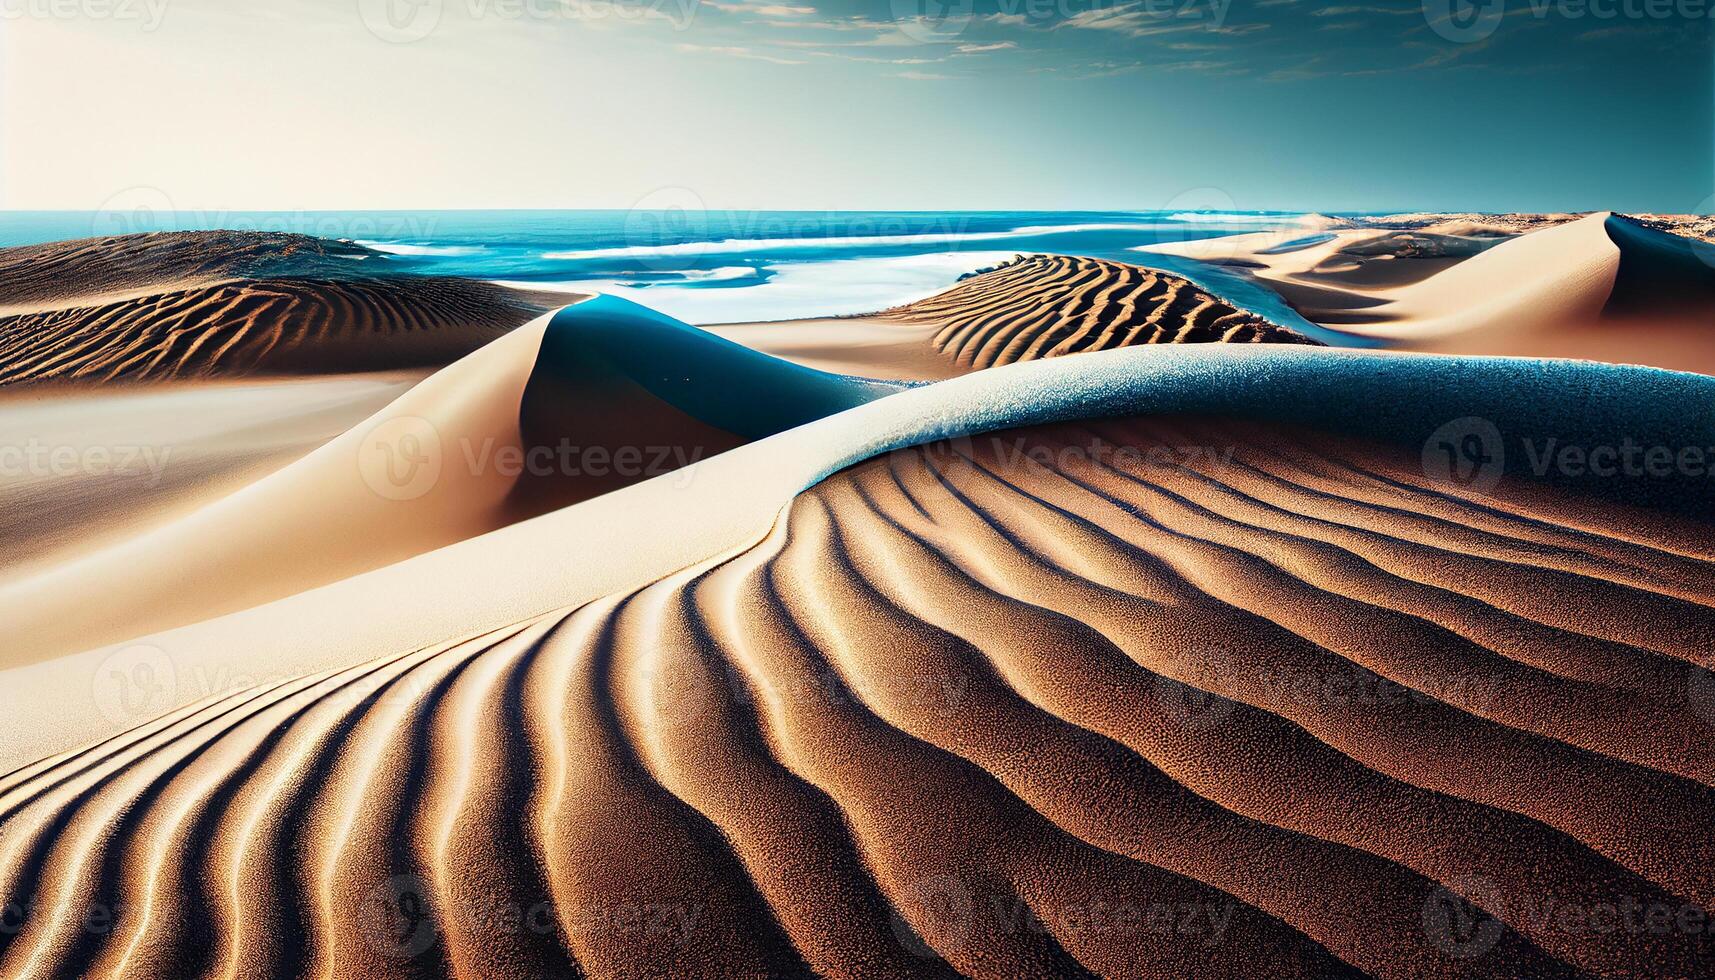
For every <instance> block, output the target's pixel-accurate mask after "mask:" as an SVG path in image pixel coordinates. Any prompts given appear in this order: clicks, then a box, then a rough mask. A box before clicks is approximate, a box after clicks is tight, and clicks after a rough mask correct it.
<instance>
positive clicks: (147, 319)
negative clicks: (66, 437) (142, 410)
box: [0, 232, 566, 385]
mask: <svg viewBox="0 0 1715 980" xmlns="http://www.w3.org/2000/svg"><path fill="white" fill-rule="evenodd" d="M386 261H387V257H386V256H385V255H384V254H382V253H379V252H373V251H371V250H369V249H366V248H363V247H362V246H358V245H352V244H350V243H345V242H330V241H324V240H322V239H316V238H308V237H305V236H301V235H284V234H266V233H243V232H195V233H192V232H183V233H165V234H158V235H129V236H123V237H119V238H104V239H87V240H83V241H76V242H55V243H52V244H48V245H31V246H23V247H18V248H7V249H0V385H20V384H43V383H62V384H63V383H86V384H89V383H99V382H114V381H127V382H136V381H162V380H185V379H207V378H233V377H243V376H255V375H276V376H278V375H294V376H297V375H304V374H329V373H335V374H338V373H348V372H356V371H377V370H394V369H402V368H418V367H439V366H441V365H444V364H447V363H450V362H451V361H454V360H456V359H458V358H459V357H462V356H463V355H465V354H468V353H470V352H471V351H473V350H475V349H477V348H478V347H481V346H483V345H484V344H486V343H488V342H489V341H492V340H494V339H496V338H498V337H500V336H501V335H502V334H504V333H506V332H507V331H509V330H511V329H512V328H514V327H516V326H518V325H520V324H522V323H524V322H525V321H527V320H529V319H531V318H532V317H534V316H536V315H538V314H540V313H542V312H543V311H545V310H547V309H550V308H552V307H554V306H558V305H560V304H561V303H564V302H566V297H565V296H563V295H562V296H554V297H548V296H543V295H540V294H534V293H527V292H523V291H519V290H513V289H508V288H506V287H503V286H497V285H494V284H491V283H485V282H478V281H475V280H470V279H458V278H452V277H430V276H398V275H388V274H387V270H386V268H385V267H384V264H385V262H386Z"/></svg>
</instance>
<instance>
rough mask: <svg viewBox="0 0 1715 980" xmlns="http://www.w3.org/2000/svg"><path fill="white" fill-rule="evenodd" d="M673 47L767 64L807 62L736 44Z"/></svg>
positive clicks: (803, 63)
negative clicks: (764, 52)
mask: <svg viewBox="0 0 1715 980" xmlns="http://www.w3.org/2000/svg"><path fill="white" fill-rule="evenodd" d="M674 47H675V49H677V50H679V51H684V52H687V53H693V54H716V55H722V56H724V57H728V58H743V59H745V60H746V61H766V62H768V63H769V64H773V65H807V64H809V62H808V61H802V60H799V59H795V58H781V57H778V56H776V55H771V54H763V53H762V52H760V51H753V50H751V49H750V48H746V47H740V46H737V45H721V44H688V43H680V44H676V45H674Z"/></svg>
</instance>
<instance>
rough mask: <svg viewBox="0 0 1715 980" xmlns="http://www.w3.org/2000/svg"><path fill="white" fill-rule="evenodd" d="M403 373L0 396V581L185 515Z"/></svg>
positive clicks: (409, 379)
mask: <svg viewBox="0 0 1715 980" xmlns="http://www.w3.org/2000/svg"><path fill="white" fill-rule="evenodd" d="M418 380H419V375H417V374H415V373H411V372H397V373H390V372H383V373H373V374H361V375H322V376H316V377H312V378H304V379H290V380H269V381H254V380H252V381H232V382H220V383H213V384H195V385H169V386H127V387H121V388H118V389H116V390H102V391H91V390H89V389H86V388H81V387H66V386H42V387H28V388H22V389H19V388H13V389H7V390H5V391H4V392H0V446H3V447H5V448H4V449H0V469H3V470H4V476H3V478H0V537H3V538H4V539H5V542H6V548H5V549H4V551H3V553H0V581H5V580H11V579H15V578H18V577H20V576H22V575H27V574H30V573H31V572H36V573H39V572H42V571H44V570H47V569H49V568H51V567H52V566H53V564H54V563H56V562H64V561H67V560H69V559H71V558H73V557H76V556H78V555H83V554H88V553H90V552H92V551H95V550H99V549H100V548H103V547H107V546H110V545H112V544H114V543H116V542H117V541H120V540H123V539H125V538H129V537H133V536H135V535H137V534H140V533H142V532H143V531H144V530H146V529H148V528H150V527H154V526H156V525H158V524H161V523H164V522H165V521H167V520H170V519H172V518H175V517H179V516H182V515H184V514H187V513H190V512H191V511H194V510H195V509H197V508H198V507H202V506H205V505H207V504H210V503H212V502H214V501H216V500H219V499H220V498H221V497H224V496H226V495H227V494H230V493H233V492H234V491H236V490H238V489H240V488H242V487H244V486H247V485H249V484H251V483H254V482H256V481H257V480H259V479H262V478H263V477H265V476H267V475H268V474H269V473H271V472H273V471H275V470H277V469H279V468H281V467H282V466H285V465H286V464H288V463H290V462H292V461H294V460H296V459H299V458H301V457H302V456H304V455H305V454H307V453H309V452H310V451H312V450H314V449H315V448H316V447H318V446H321V445H323V444H324V443H326V442H328V441H329V440H331V439H334V438H337V437H338V436H340V435H341V434H343V433H345V432H347V431H348V430H350V429H351V427H352V426H354V425H356V424H357V423H359V422H361V421H363V420H364V419H365V418H368V417H369V416H370V415H373V414H374V413H375V412H377V411H380V410H381V409H383V408H384V407H386V406H387V404H388V403H390V402H392V401H393V400H394V399H395V398H398V397H399V396H400V395H401V394H403V393H404V392H405V391H407V390H408V389H409V388H410V387H411V386H412V385H413V384H415V383H416V382H417V381H418Z"/></svg>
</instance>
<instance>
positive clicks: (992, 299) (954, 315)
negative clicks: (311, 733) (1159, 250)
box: [710, 255, 1317, 380]
mask: <svg viewBox="0 0 1715 980" xmlns="http://www.w3.org/2000/svg"><path fill="white" fill-rule="evenodd" d="M710 329H711V330H712V331H713V332H715V333H718V334H720V335H721V336H724V337H729V338H731V339H733V340H737V341H739V342H740V343H743V344H746V345H748V346H751V347H754V348H756V349H758V350H761V351H765V352H767V353H770V354H774V355H776V356H780V357H787V358H790V359H792V360H795V361H798V362H800V363H804V364H809V365H812V366H814V367H818V368H822V369H825V370H830V371H848V372H852V373H861V374H872V373H875V372H877V371H883V372H891V374H889V375H888V376H890V377H901V378H913V379H923V380H933V379H939V378H945V377H951V376H953V375H956V374H961V373H964V372H967V371H977V370H983V369H985V368H992V367H996V366H999V365H1003V364H1012V363H1015V362H1019V361H1030V360H1036V359H1039V358H1046V357H1062V356H1064V355H1067V354H1079V353H1087V352H1090V351H1098V350H1110V349H1113V348H1116V347H1129V346H1133V345H1142V344H1200V343H1236V344H1255V343H1280V344H1315V343H1317V341H1314V340H1311V339H1309V338H1307V337H1305V336H1303V335H1302V334H1300V333H1298V332H1296V331H1293V330H1291V329H1288V328H1286V327H1282V326H1278V325H1276V324H1273V323H1270V322H1269V321H1268V320H1266V319H1264V318H1263V317H1260V316H1258V315H1256V314H1254V313H1251V312H1248V311H1246V310H1242V309H1239V308H1237V307H1235V306H1233V305H1232V304H1230V303H1228V302H1227V301H1225V300H1223V299H1221V298H1219V297H1217V296H1214V295H1211V294H1210V293H1208V292H1206V291H1204V290H1203V289H1200V288H1199V287H1198V286H1196V285H1195V284H1194V283H1192V282H1190V281H1189V280H1186V279H1184V278H1183V277H1180V276H1176V275H1173V274H1172V273H1168V272H1162V271H1160V270H1157V269H1149V268H1144V267H1143V266H1139V265H1130V264H1126V263H1123V262H1109V261H1105V260H1102V259H1092V258H1084V257H1077V256H1068V255H1020V256H1017V257H1016V258H1014V259H1012V260H1011V261H1009V262H1006V263H1003V264H1001V265H998V266H995V267H994V268H992V269H983V270H981V271H979V272H975V273H972V274H970V275H968V276H965V277H963V278H962V279H961V280H960V281H959V282H958V283H957V284H955V285H954V286H952V287H951V288H950V289H947V290H945V291H944V292H941V293H938V294H936V295H934V296H931V297H929V298H927V299H923V300H919V301H917V302H915V303H908V304H906V305H904V306H899V307H895V308H893V309H888V310H882V311H881V312H878V313H872V314H868V315H866V316H859V317H838V318H827V319H818V320H797V321H789V322H787V323H779V324H770V323H759V324H724V325H721V326H717V327H712V328H710Z"/></svg>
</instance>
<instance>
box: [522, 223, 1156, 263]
mask: <svg viewBox="0 0 1715 980" xmlns="http://www.w3.org/2000/svg"><path fill="white" fill-rule="evenodd" d="M1159 227H1160V226H1159V225H1151V224H1141V223H1140V224H1076V225H1027V226H1025V227H1022V228H1013V229H1011V230H1009V231H966V232H929V233H925V234H920V235H849V236H843V237H837V238H816V237H812V236H805V237H801V238H727V239H722V240H720V241H704V242H678V243H676V244H672V245H624V246H619V247H615V248H587V249H577V250H574V251H570V252H547V253H544V254H543V256H542V258H544V259H613V258H635V257H638V256H645V255H647V256H659V257H669V256H676V255H709V254H714V255H725V254H729V253H735V252H770V251H776V250H779V249H792V248H864V247H866V246H897V245H947V244H952V243H954V242H992V241H1002V240H1004V239H1008V238H1024V237H1029V236H1033V235H1055V234H1062V233H1072V232H1079V231H1107V230H1117V229H1132V228H1135V229H1137V230H1138V231H1149V230H1151V229H1154V228H1159Z"/></svg>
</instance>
